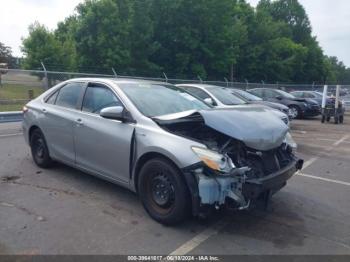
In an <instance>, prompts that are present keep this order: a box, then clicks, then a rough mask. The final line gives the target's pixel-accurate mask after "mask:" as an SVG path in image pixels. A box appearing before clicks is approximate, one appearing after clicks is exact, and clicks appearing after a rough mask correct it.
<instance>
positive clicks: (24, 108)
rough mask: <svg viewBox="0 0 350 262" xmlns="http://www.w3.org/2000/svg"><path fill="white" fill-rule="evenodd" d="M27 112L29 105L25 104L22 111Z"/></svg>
mask: <svg viewBox="0 0 350 262" xmlns="http://www.w3.org/2000/svg"><path fill="white" fill-rule="evenodd" d="M27 112H28V107H26V106H23V108H22V113H23V114H24V113H27Z"/></svg>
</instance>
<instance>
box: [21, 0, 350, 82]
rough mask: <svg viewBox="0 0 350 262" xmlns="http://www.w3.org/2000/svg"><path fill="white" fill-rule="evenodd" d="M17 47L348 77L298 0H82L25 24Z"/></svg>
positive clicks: (274, 74) (187, 69) (214, 75)
mask: <svg viewBox="0 0 350 262" xmlns="http://www.w3.org/2000/svg"><path fill="white" fill-rule="evenodd" d="M22 50H23V52H24V54H25V58H24V61H23V67H24V68H27V69H33V68H38V67H40V62H41V61H43V62H44V63H45V65H46V66H47V67H48V68H49V69H51V70H67V71H84V72H87V71H88V72H96V73H99V72H109V73H110V72H111V68H112V67H113V68H115V69H116V71H117V72H118V74H124V75H138V76H153V77H156V76H161V74H162V72H166V74H167V75H168V77H176V78H190V79H191V78H192V79H193V78H196V77H197V76H199V77H201V78H202V79H206V80H223V78H224V77H226V78H227V79H229V80H234V81H245V80H246V79H247V80H249V82H260V81H264V82H266V83H275V82H283V83H287V82H293V83H312V82H315V83H350V69H349V68H347V67H346V66H345V65H344V64H343V63H342V62H340V61H338V59H337V58H336V57H328V56H326V55H325V54H324V52H323V50H322V48H321V47H320V45H319V43H318V42H317V39H316V37H314V36H313V35H312V27H311V24H310V20H309V18H308V16H307V14H306V12H305V9H304V8H303V6H302V5H301V4H300V3H299V2H298V0H276V1H271V0H261V1H260V2H259V4H258V5H257V7H256V8H253V7H252V6H251V5H250V4H248V3H247V2H246V1H245V0H87V1H85V2H83V3H81V4H79V5H78V6H77V7H76V12H75V13H74V14H73V15H71V16H69V17H67V18H66V19H65V20H64V21H62V22H59V23H58V25H57V28H56V29H55V30H54V31H50V30H48V29H47V28H46V27H45V26H44V25H41V24H39V23H34V24H32V25H31V26H30V27H29V36H28V37H27V38H25V39H23V46H22Z"/></svg>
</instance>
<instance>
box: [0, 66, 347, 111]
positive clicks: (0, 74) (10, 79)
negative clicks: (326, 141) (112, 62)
mask: <svg viewBox="0 0 350 262" xmlns="http://www.w3.org/2000/svg"><path fill="white" fill-rule="evenodd" d="M81 77H96V78H133V79H145V80H153V81H161V82H168V83H172V84H186V83H187V84H188V83H203V84H209V85H217V86H223V87H228V88H239V89H244V90H249V89H253V88H274V89H282V90H285V91H287V92H290V91H296V90H314V91H320V92H322V90H323V85H315V84H310V85H308V84H305V85H300V84H281V83H277V84H266V83H264V82H261V83H250V82H248V81H246V82H230V81H228V80H227V79H225V81H203V80H202V79H200V78H197V79H174V78H167V76H166V75H165V74H164V78H160V77H156V78H151V77H135V76H120V75H117V74H116V73H115V71H114V70H113V69H112V70H111V74H91V73H75V72H58V71H44V70H20V69H6V70H2V71H0V112H3V111H17V110H21V108H22V107H23V105H25V104H26V103H27V102H28V101H29V100H31V99H33V98H35V97H37V96H38V95H40V94H41V93H42V92H44V91H45V90H47V89H49V88H51V87H52V86H54V85H56V84H58V83H60V82H62V81H65V80H68V79H71V78H81ZM335 89H336V86H335V85H329V86H328V91H329V92H330V93H335ZM341 94H342V95H343V100H344V101H345V102H346V104H347V105H348V106H350V85H343V86H341Z"/></svg>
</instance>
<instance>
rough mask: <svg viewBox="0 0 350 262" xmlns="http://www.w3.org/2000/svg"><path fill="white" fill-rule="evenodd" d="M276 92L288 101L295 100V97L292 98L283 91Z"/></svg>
mask: <svg viewBox="0 0 350 262" xmlns="http://www.w3.org/2000/svg"><path fill="white" fill-rule="evenodd" d="M276 92H278V93H280V95H281V96H283V97H284V98H289V99H294V98H295V96H293V95H291V94H289V93H287V92H285V91H282V90H276Z"/></svg>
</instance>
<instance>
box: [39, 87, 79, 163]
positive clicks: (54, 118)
mask: <svg viewBox="0 0 350 262" xmlns="http://www.w3.org/2000/svg"><path fill="white" fill-rule="evenodd" d="M84 85H85V83H83V82H70V83H67V84H66V85H64V86H63V87H61V88H60V89H59V90H57V91H56V92H55V93H53V94H52V95H51V96H50V97H49V98H48V99H47V101H46V103H45V104H44V106H43V108H42V109H41V110H42V114H43V117H42V118H40V125H41V128H42V130H43V132H44V135H45V137H46V140H47V143H48V147H49V151H50V155H51V156H52V157H53V158H55V159H57V160H60V161H63V162H66V163H68V164H74V163H75V150H74V134H73V126H74V121H75V119H76V118H77V114H78V113H79V111H78V109H77V107H78V104H79V100H80V99H81V98H82V95H83V91H84Z"/></svg>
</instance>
